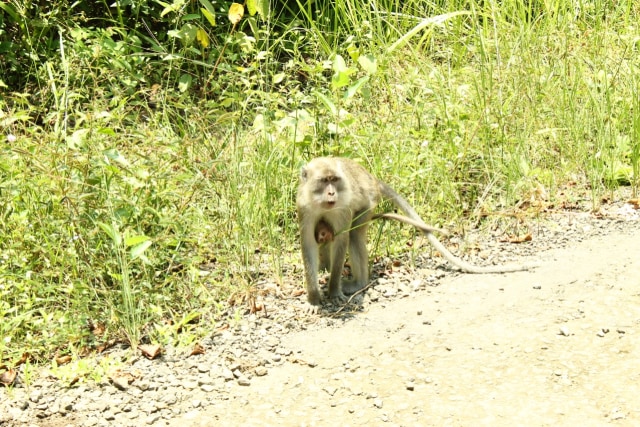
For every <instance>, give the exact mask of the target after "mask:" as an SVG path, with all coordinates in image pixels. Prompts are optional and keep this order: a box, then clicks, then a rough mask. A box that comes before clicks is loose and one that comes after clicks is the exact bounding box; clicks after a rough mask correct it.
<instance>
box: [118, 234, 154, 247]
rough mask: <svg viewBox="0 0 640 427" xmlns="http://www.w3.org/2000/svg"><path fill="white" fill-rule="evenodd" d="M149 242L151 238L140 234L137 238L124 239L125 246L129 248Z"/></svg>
mask: <svg viewBox="0 0 640 427" xmlns="http://www.w3.org/2000/svg"><path fill="white" fill-rule="evenodd" d="M148 240H149V237H147V236H145V235H144V234H139V235H137V236H129V237H126V238H125V239H124V244H125V246H127V247H129V246H135V245H139V244H140V243H142V242H146V241H148Z"/></svg>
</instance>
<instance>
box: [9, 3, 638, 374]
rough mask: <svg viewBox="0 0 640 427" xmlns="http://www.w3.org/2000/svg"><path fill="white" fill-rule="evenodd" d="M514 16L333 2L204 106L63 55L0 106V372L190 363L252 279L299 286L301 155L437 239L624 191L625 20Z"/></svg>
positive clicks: (631, 67) (630, 102) (221, 78)
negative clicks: (103, 358) (60, 357)
mask: <svg viewBox="0 0 640 427" xmlns="http://www.w3.org/2000/svg"><path fill="white" fill-rule="evenodd" d="M521 3H522V2H515V1H513V2H501V3H497V2H473V1H468V2H467V1H466V2H455V1H454V2H439V3H438V5H436V4H434V3H428V2H424V1H418V0H414V1H411V2H407V3H403V4H402V5H400V4H395V3H388V4H386V5H385V4H384V3H379V4H377V3H376V4H377V6H378V7H379V8H380V10H382V9H384V8H383V6H386V9H385V10H391V7H392V6H393V7H396V10H399V9H398V8H401V9H402V8H404V9H402V10H400V12H401V13H395V14H392V13H382V12H379V13H377V14H373V12H372V10H368V9H366V8H365V9H362V8H361V7H360V6H359V5H360V3H357V4H356V3H355V2H346V3H344V5H343V6H344V9H341V10H339V11H338V12H339V13H337V15H336V18H335V19H336V21H333V22H331V23H330V24H328V25H330V28H331V29H332V31H342V33H339V34H336V33H331V34H328V33H323V36H325V38H323V41H322V43H321V45H320V44H314V42H313V39H314V37H313V36H314V31H318V32H320V31H323V28H320V27H318V26H316V28H315V29H314V27H312V29H311V30H309V32H308V33H305V34H303V35H301V36H295V37H300V38H298V39H296V38H295V37H294V36H292V33H287V32H286V31H285V32H282V33H279V35H278V34H275V30H274V34H271V35H269V34H267V35H266V36H264V38H263V39H259V40H257V41H256V42H255V43H254V44H251V40H247V39H246V38H245V36H244V35H243V34H244V33H236V34H235V35H233V36H230V37H232V40H231V42H230V45H229V46H228V47H227V48H226V52H227V53H229V57H225V60H223V61H221V62H220V64H219V67H218V70H217V72H218V75H217V78H215V79H211V80H210V82H211V84H212V85H214V86H213V87H214V89H215V93H213V94H210V95H209V96H206V97H200V96H192V97H190V96H188V95H189V93H195V92H196V90H197V89H196V88H187V90H186V91H184V92H183V91H181V90H180V89H178V87H179V85H180V84H185V85H186V84H187V83H188V81H190V80H189V79H184V78H181V79H175V80H170V79H168V78H167V79H165V80H161V81H160V82H159V86H157V87H156V86H153V85H152V84H151V82H147V83H146V85H145V84H142V83H140V82H138V83H135V82H134V80H131V81H132V82H134V83H135V84H134V83H131V86H127V85H128V84H129V81H130V80H128V78H131V79H134V77H132V76H133V75H128V74H127V72H125V71H123V70H130V71H131V72H134V71H135V70H136V69H139V68H144V67H147V68H150V65H149V64H150V63H148V62H145V60H144V57H141V56H139V55H136V54H135V53H136V49H135V45H130V46H128V47H120V48H117V49H116V47H114V46H112V45H111V44H109V43H107V44H105V45H104V48H103V49H102V50H100V49H94V50H91V46H92V45H91V43H89V42H82V43H80V42H78V43H75V44H74V43H72V42H71V41H70V42H68V44H67V45H66V50H65V51H64V54H62V52H60V54H59V55H58V59H59V62H58V63H51V64H50V65H49V69H48V70H49V71H48V72H46V73H43V74H41V75H38V76H36V80H37V81H38V82H39V87H40V90H41V92H39V93H40V94H41V95H42V97H43V98H42V99H45V100H46V99H48V100H49V101H48V103H47V104H45V105H44V106H43V105H39V104H37V103H34V102H32V101H31V100H30V97H29V95H28V94H23V93H15V92H10V91H8V90H7V91H5V93H4V97H3V99H0V122H2V124H3V125H4V135H3V138H5V139H6V140H5V141H3V142H2V145H0V230H1V231H0V320H1V322H0V338H1V340H0V365H2V363H6V364H8V365H11V364H12V363H15V362H16V361H17V360H19V359H20V358H21V357H22V355H23V354H24V353H28V354H29V355H30V356H31V357H32V359H33V360H34V361H46V360H50V359H51V356H52V354H54V353H55V354H74V355H80V354H84V352H85V351H86V349H87V348H91V346H93V345H96V344H98V343H101V342H104V341H106V340H107V339H109V338H113V337H116V338H125V339H128V340H129V341H130V342H131V343H132V344H135V343H137V342H139V341H140V340H151V341H159V342H171V343H177V344H181V343H182V344H185V343H190V342H192V341H194V340H197V339H198V338H199V337H200V336H204V335H207V334H208V333H210V329H211V325H212V324H214V322H216V321H218V320H221V316H222V315H223V314H222V313H226V306H227V301H228V300H229V299H230V298H231V297H233V296H234V295H252V294H253V293H255V292H256V290H257V288H258V286H259V285H258V283H260V280H261V279H264V278H266V279H267V280H271V281H275V280H277V281H279V282H285V283H289V284H292V283H293V284H295V285H296V286H302V282H301V277H300V276H299V275H296V276H292V274H291V271H292V270H293V269H292V268H291V264H296V265H297V266H298V270H299V268H300V267H301V262H300V259H299V255H298V254H297V238H296V233H297V225H296V218H295V209H294V199H295V191H296V183H297V175H298V170H299V167H300V166H301V165H302V164H303V163H304V162H305V161H306V160H307V159H309V158H311V157H313V156H316V155H326V154H333V155H346V156H349V157H352V158H356V159H358V160H359V161H361V162H362V163H363V164H364V165H365V166H366V167H367V168H369V169H370V170H371V171H372V172H373V173H374V174H376V175H377V176H379V177H380V178H382V179H383V180H385V181H387V182H389V183H390V184H391V185H392V186H393V187H394V188H396V189H397V190H398V191H399V192H400V193H401V194H403V195H405V196H406V197H407V198H408V200H410V201H411V202H412V203H413V204H414V205H415V206H416V208H417V210H418V211H419V212H420V213H421V214H422V215H423V217H424V219H425V220H426V221H427V222H428V223H432V224H434V225H442V226H446V227H447V228H450V229H453V230H462V229H464V228H465V227H467V226H469V224H476V223H477V222H478V221H479V218H481V217H482V216H483V215H484V214H485V213H492V212H502V211H505V210H509V209H512V208H513V206H514V205H515V204H516V203H517V202H520V201H524V200H531V199H532V198H536V197H539V195H540V194H541V193H540V191H541V189H544V191H545V192H546V194H548V200H543V201H541V202H542V203H545V204H553V203H554V202H556V201H557V200H558V197H560V196H559V192H558V190H559V188H561V186H563V185H564V184H566V183H568V182H572V183H577V184H578V188H579V189H581V190H582V191H584V192H585V194H588V195H589V197H590V198H591V200H592V208H593V209H597V208H598V204H599V201H600V199H601V196H602V194H603V193H605V192H606V191H608V190H610V189H612V188H615V187H616V186H617V185H619V184H620V183H622V182H625V183H628V184H631V185H633V188H634V191H635V190H637V187H638V183H639V180H638V176H639V175H638V170H639V163H640V156H639V154H638V153H639V152H640V148H639V147H640V106H639V101H638V99H640V97H639V94H640V90H639V84H640V81H639V79H638V77H637V76H638V75H639V74H638V73H639V71H640V70H639V67H640V60H639V59H638V58H640V55H638V48H639V46H640V45H639V43H640V41H639V39H638V36H637V22H640V8H639V7H638V6H637V5H635V3H634V2H632V1H621V2H616V3H615V4H614V3H609V2H604V1H590V2H582V3H581V4H580V7H579V8H575V7H574V6H573V4H574V2H565V1H560V0H558V1H555V2H536V3H534V4H535V5H537V6H536V8H538V9H536V10H529V9H526V8H523V6H521ZM421 11H424V13H423V12H421ZM457 11H461V12H463V13H460V14H453V13H452V12H457ZM448 14H449V15H448ZM435 15H442V19H433V20H430V21H424V20H423V19H424V18H428V17H432V16H435ZM445 18H446V19H445ZM416 26H418V28H419V31H414V32H412V31H411V29H412V28H416ZM266 27H267V26H266V25H265V28H266ZM349 29H351V32H350V33H349ZM245 31H247V32H248V30H247V29H246V28H245ZM92 35H94V33H90V32H87V33H86V34H85V33H83V34H82V37H90V36H92ZM329 35H330V36H333V37H331V38H329V37H328V36H329ZM76 36H77V37H78V40H80V39H82V40H85V39H83V38H82V37H81V34H76ZM287 36H288V37H291V39H288V38H287ZM269 37H272V38H269ZM278 37H280V38H278ZM101 40H102V41H101V42H100V43H103V42H104V39H101ZM398 40H402V41H403V43H402V44H397V45H394V43H395V42H396V41H398ZM267 41H268V43H267ZM95 43H98V42H95ZM95 46H99V45H98V44H96V45H95ZM391 46H393V48H390V47H391ZM240 47H243V49H245V50H242V49H240ZM107 49H111V50H109V51H108V52H107ZM127 49H129V50H127ZM264 49H267V51H266V52H268V53H269V55H265V56H264V57H265V58H267V59H264V60H261V61H260V60H255V58H256V57H258V56H260V52H264ZM279 49H283V50H282V51H280V50H279ZM283 51H286V53H287V55H289V56H288V57H289V58H291V59H289V60H286V61H285V60H283V59H282V60H279V59H276V56H277V55H276V53H282V52H283ZM105 52H106V53H105ZM243 52H244V53H243ZM232 54H233V55H235V56H233V55H232ZM312 54H315V55H312ZM335 54H338V55H340V58H343V60H344V62H342V61H340V60H339V59H337V58H336V56H335ZM100 55H105V56H104V57H102V56H100ZM116 55H121V56H120V57H118V59H119V60H121V62H114V63H112V62H110V61H109V60H110V59H113V58H114V56H116ZM132 58H133V59H132ZM216 58H217V57H216ZM234 58H235V59H234ZM281 58H282V57H281ZM363 58H366V59H363ZM234 60H235V61H236V62H234ZM127 61H134V62H133V63H134V64H135V66H134V67H133V68H131V67H129V65H130V64H131V63H127ZM374 61H375V67H372V64H373V63H374ZM113 64H116V65H113ZM118 64H120V65H118ZM127 64H129V65H127ZM184 64H187V65H190V66H194V67H195V66H198V64H197V63H196V62H195V61H192V60H188V59H185V62H184V63H182V65H183V66H184ZM136 67H138V68H136ZM209 69H210V68H209ZM78 70H82V73H80V72H78ZM206 70H207V69H205V71H206ZM203 74H205V75H206V72H204V73H203ZM81 75H82V76H84V77H83V78H82V79H80V78H79V77H80V76H81ZM151 81H152V80H151ZM117 84H120V85H124V86H125V87H128V88H129V90H128V91H127V90H125V91H122V92H120V91H117V90H114V89H112V88H113V87H115V86H114V85H117ZM216 84H217V86H216ZM120 87H121V86H120ZM14 136H15V140H13V138H14ZM524 214H525V215H526V214H527V213H526V212H524ZM530 214H531V215H535V214H537V212H530ZM381 245H382V247H379V249H378V250H381V251H382V250H384V251H391V252H397V251H398V250H402V249H401V248H400V247H399V246H394V243H393V242H392V241H391V240H390V239H388V238H385V239H382V241H381ZM205 263H206V264H209V265H210V266H213V269H212V271H211V273H210V274H208V275H203V274H202V273H201V271H200V270H199V266H200V265H201V264H205ZM232 299H233V298H232ZM237 310H239V311H238V313H240V314H242V313H243V312H244V310H245V308H243V307H238V308H237ZM195 319H199V320H200V324H198V323H197V322H194V320H195ZM96 325H104V327H105V330H106V332H105V333H104V334H103V335H99V336H96V335H95V334H94V332H95V331H96V329H95V327H96Z"/></svg>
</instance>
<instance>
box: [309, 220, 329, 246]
mask: <svg viewBox="0 0 640 427" xmlns="http://www.w3.org/2000/svg"><path fill="white" fill-rule="evenodd" d="M314 235H315V236H316V243H317V244H319V245H322V244H324V243H329V242H333V237H334V232H333V228H332V227H331V225H329V223H328V222H326V221H325V220H324V219H321V220H320V221H318V223H317V224H316V229H315V230H314Z"/></svg>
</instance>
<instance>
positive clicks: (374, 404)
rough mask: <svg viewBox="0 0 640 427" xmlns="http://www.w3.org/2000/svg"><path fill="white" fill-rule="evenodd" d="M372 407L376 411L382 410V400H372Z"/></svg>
mask: <svg viewBox="0 0 640 427" xmlns="http://www.w3.org/2000/svg"><path fill="white" fill-rule="evenodd" d="M373 406H375V407H376V408H378V409H382V399H379V398H377V399H373Z"/></svg>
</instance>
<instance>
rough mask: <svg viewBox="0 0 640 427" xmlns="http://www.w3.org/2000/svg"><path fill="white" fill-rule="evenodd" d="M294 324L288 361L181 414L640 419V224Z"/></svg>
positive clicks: (259, 419) (220, 417)
mask: <svg viewBox="0 0 640 427" xmlns="http://www.w3.org/2000/svg"><path fill="white" fill-rule="evenodd" d="M629 224H630V225H632V227H633V228H632V229H630V230H629V231H627V232H624V233H622V232H614V233H613V234H610V235H608V236H606V237H603V236H598V237H594V238H590V239H588V240H584V241H582V242H580V243H576V244H574V245H573V246H572V247H570V248H564V249H556V250H551V251H549V252H544V253H540V254H539V260H540V261H541V266H540V267H539V268H538V269H536V270H534V271H531V272H521V273H511V274H505V275H482V276H480V275H461V276H458V277H454V278H449V279H445V280H443V283H442V284H441V285H440V286H438V287H435V288H431V289H430V290H429V291H427V292H421V293H419V294H416V295H411V297H410V298H403V299H396V300H394V301H390V302H382V301H381V302H380V303H378V304H373V305H372V306H371V308H370V309H369V311H368V312H365V313H358V314H356V315H354V317H353V319H352V320H350V321H348V322H346V323H344V324H341V325H340V326H339V327H335V328H325V329H320V330H314V331H303V332H296V333H292V334H288V335H286V336H283V337H282V345H283V347H286V348H292V349H299V351H298V352H297V353H294V354H292V355H290V356H289V357H290V358H291V360H293V361H294V363H287V364H283V365H281V366H277V367H274V368H272V369H270V370H269V373H268V375H266V376H263V377H255V378H253V379H252V383H251V386H250V387H242V386H240V385H236V384H234V387H233V388H232V389H231V390H230V392H229V396H228V400H226V401H223V402H221V403H220V404H219V405H213V406H209V407H207V408H205V409H199V410H198V409H195V410H193V411H191V412H188V413H186V414H183V415H182V416H181V418H179V419H174V420H171V421H169V422H168V425H170V426H176V427H177V426H179V427H183V426H186V425H190V426H191V425H200V426H212V425H235V426H244V425H247V426H249V425H251V426H253V425H261V426H272V425H273V426H282V425H286V426H327V425H342V426H377V425H397V426H430V425H436V426H441V425H453V426H462V425H468V426H470V425H474V426H475V425H491V426H513V425H527V426H546V425H549V426H551V425H553V426H558V425H567V426H569V425H571V426H575V425H581V426H588V425H594V426H596V425H597V426H599V425H604V424H614V425H621V426H627V425H628V426H631V425H640V229H639V228H638V222H637V221H635V222H630V223H629Z"/></svg>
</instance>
